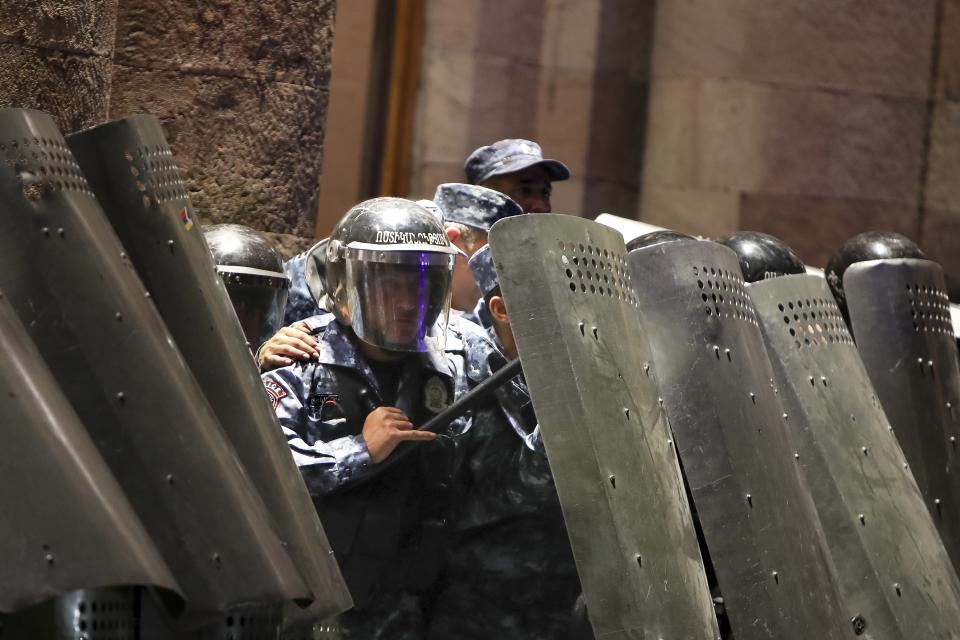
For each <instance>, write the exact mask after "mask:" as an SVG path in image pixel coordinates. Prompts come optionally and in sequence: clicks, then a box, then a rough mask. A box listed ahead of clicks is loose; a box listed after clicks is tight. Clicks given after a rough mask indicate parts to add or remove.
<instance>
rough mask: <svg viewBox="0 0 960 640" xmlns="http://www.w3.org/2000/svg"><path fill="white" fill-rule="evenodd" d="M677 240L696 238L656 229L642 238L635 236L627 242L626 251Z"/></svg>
mask: <svg viewBox="0 0 960 640" xmlns="http://www.w3.org/2000/svg"><path fill="white" fill-rule="evenodd" d="M677 240H696V238H694V237H693V236H688V235H687V234H685V233H680V232H679V231H673V230H672V229H658V230H656V231H651V232H650V233H645V234H643V235H642V236H637V237H636V238H634V239H633V240H631V241H630V242H628V243H627V251H633V250H634V249H643V248H644V247H652V246H653V245H656V244H663V243H665V242H676V241H677Z"/></svg>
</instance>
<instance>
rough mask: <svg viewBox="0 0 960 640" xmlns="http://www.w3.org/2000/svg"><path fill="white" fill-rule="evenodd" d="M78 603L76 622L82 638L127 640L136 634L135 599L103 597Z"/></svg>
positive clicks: (117, 596)
mask: <svg viewBox="0 0 960 640" xmlns="http://www.w3.org/2000/svg"><path fill="white" fill-rule="evenodd" d="M97 595H98V597H96V598H91V599H90V600H80V601H79V602H78V603H77V609H76V612H75V620H76V626H77V630H78V631H80V632H81V636H80V637H84V638H91V640H126V639H128V638H133V637H134V633H135V632H136V629H135V627H136V612H135V610H134V604H133V598H132V597H123V596H121V595H119V594H118V595H116V596H115V597H109V596H103V595H101V594H97Z"/></svg>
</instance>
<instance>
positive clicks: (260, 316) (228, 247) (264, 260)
mask: <svg viewBox="0 0 960 640" xmlns="http://www.w3.org/2000/svg"><path fill="white" fill-rule="evenodd" d="M203 235H204V238H205V239H206V241H207V247H208V248H209V249H210V253H211V255H212V256H213V261H214V263H215V264H216V265H217V273H219V274H220V277H221V278H222V279H223V284H224V285H225V286H226V288H227V293H228V294H230V302H232V303H233V309H234V311H236V312H237V318H239V320H240V325H241V326H242V327H243V335H244V337H246V339H247V346H248V347H250V348H251V349H255V348H256V347H258V346H259V345H260V344H261V343H262V342H263V341H264V340H266V339H267V338H269V337H270V336H272V335H273V334H274V332H275V331H277V329H279V328H280V325H281V322H282V320H283V313H284V308H285V306H286V302H287V292H288V290H289V289H290V279H289V278H288V277H287V276H286V275H285V274H284V272H283V260H282V258H281V257H280V253H279V252H278V251H277V250H276V249H275V248H274V247H273V245H271V244H270V242H269V241H268V240H267V239H266V238H264V237H263V236H262V235H260V234H259V233H258V232H256V231H254V230H253V229H251V228H250V227H245V226H243V225H240V224H215V225H212V226H210V227H208V228H207V229H206V230H205V231H204V233H203Z"/></svg>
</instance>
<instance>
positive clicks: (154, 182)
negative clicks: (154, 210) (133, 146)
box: [128, 145, 187, 203]
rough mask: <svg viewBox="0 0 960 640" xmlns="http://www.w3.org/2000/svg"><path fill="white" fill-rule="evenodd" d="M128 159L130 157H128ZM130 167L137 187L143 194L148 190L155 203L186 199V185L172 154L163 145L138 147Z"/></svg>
mask: <svg viewBox="0 0 960 640" xmlns="http://www.w3.org/2000/svg"><path fill="white" fill-rule="evenodd" d="M129 159H130V156H128V160H129ZM137 165H139V168H138V167H137ZM130 166H131V173H132V174H133V177H134V179H135V182H136V183H137V187H138V188H139V189H140V190H141V191H144V192H147V191H148V190H149V193H150V194H151V195H152V196H153V197H154V198H155V199H156V201H157V203H163V202H170V201H181V200H186V199H187V184H186V182H184V181H183V179H182V178H181V177H180V171H179V170H178V169H177V163H176V162H175V161H174V159H173V152H172V151H171V150H170V148H169V147H167V146H165V145H148V146H145V147H139V148H137V157H136V159H135V160H131V161H130ZM137 172H139V173H140V175H138V174H137Z"/></svg>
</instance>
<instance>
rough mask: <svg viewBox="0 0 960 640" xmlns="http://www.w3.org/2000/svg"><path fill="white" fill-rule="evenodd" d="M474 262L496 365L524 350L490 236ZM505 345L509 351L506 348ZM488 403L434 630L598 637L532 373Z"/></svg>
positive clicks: (503, 638) (468, 452)
mask: <svg viewBox="0 0 960 640" xmlns="http://www.w3.org/2000/svg"><path fill="white" fill-rule="evenodd" d="M470 269H471V271H472V273H473V275H474V277H475V278H476V282H477V285H478V286H479V288H480V291H481V293H482V294H483V299H484V300H485V301H486V302H487V304H488V308H489V311H490V318H491V322H492V326H491V327H490V328H489V329H488V333H489V335H490V337H491V338H492V340H493V341H494V342H495V344H496V346H497V347H498V348H499V349H500V352H497V353H496V354H492V355H491V356H490V357H489V358H488V360H487V364H488V366H489V368H490V369H491V370H496V369H499V368H500V367H502V366H503V365H504V364H506V359H504V357H503V355H505V356H506V358H507V359H510V360H514V359H516V358H517V357H518V354H517V348H516V343H515V342H514V339H513V332H512V331H511V329H510V319H509V317H508V316H507V313H506V307H505V305H504V301H503V298H502V297H501V295H500V285H499V282H498V281H497V274H496V270H495V268H494V264H493V257H492V254H491V251H490V247H489V246H485V247H483V248H482V249H480V250H479V251H477V252H476V253H475V254H474V256H473V258H471V260H470ZM501 352H502V354H503V355H501ZM497 400H498V403H497V404H496V405H494V406H491V407H485V408H483V409H480V410H478V412H477V415H476V417H475V419H474V426H473V428H472V429H471V430H470V433H469V434H468V435H467V437H466V438H465V443H464V453H463V455H464V456H465V459H466V464H465V469H464V477H463V485H462V487H461V491H462V494H463V495H462V497H461V498H460V499H459V500H458V504H459V505H460V507H461V508H460V510H459V512H458V515H457V518H456V520H455V529H456V534H457V537H456V539H455V544H454V545H453V546H452V547H451V550H450V553H449V554H448V561H447V565H446V567H445V570H444V580H443V585H444V586H443V588H442V590H441V593H440V595H439V597H438V599H437V603H436V606H435V610H434V613H433V617H432V620H431V625H430V634H429V637H430V638H431V640H441V639H445V638H460V639H465V640H472V639H477V640H480V639H486V638H497V639H498V640H513V639H516V640H520V639H523V640H536V639H539V638H542V639H544V640H547V639H557V638H567V637H572V636H571V635H570V634H571V632H572V627H573V626H575V625H576V624H577V623H580V624H582V626H583V629H580V630H578V633H579V634H581V635H578V636H576V637H590V635H591V634H590V631H589V625H588V624H586V623H585V621H583V620H575V619H574V616H573V612H574V604H575V601H576V599H577V596H578V594H579V593H580V591H581V586H580V579H579V578H578V576H577V570H576V566H575V564H574V561H573V552H572V551H571V549H570V542H569V539H568V537H567V532H566V528H565V525H564V520H563V514H562V512H561V510H560V502H559V498H558V497H557V490H556V487H555V486H554V483H553V476H552V474H551V472H550V466H549V464H548V463H547V457H546V452H545V451H544V447H543V440H542V439H541V437H540V430H539V427H538V426H537V420H536V416H535V415H534V413H533V405H532V404H531V402H530V396H529V394H528V392H527V388H526V384H525V383H524V382H523V379H522V377H520V378H516V379H514V380H513V381H511V382H510V383H508V384H507V385H505V386H504V387H502V388H501V389H500V391H499V392H498V393H497Z"/></svg>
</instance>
